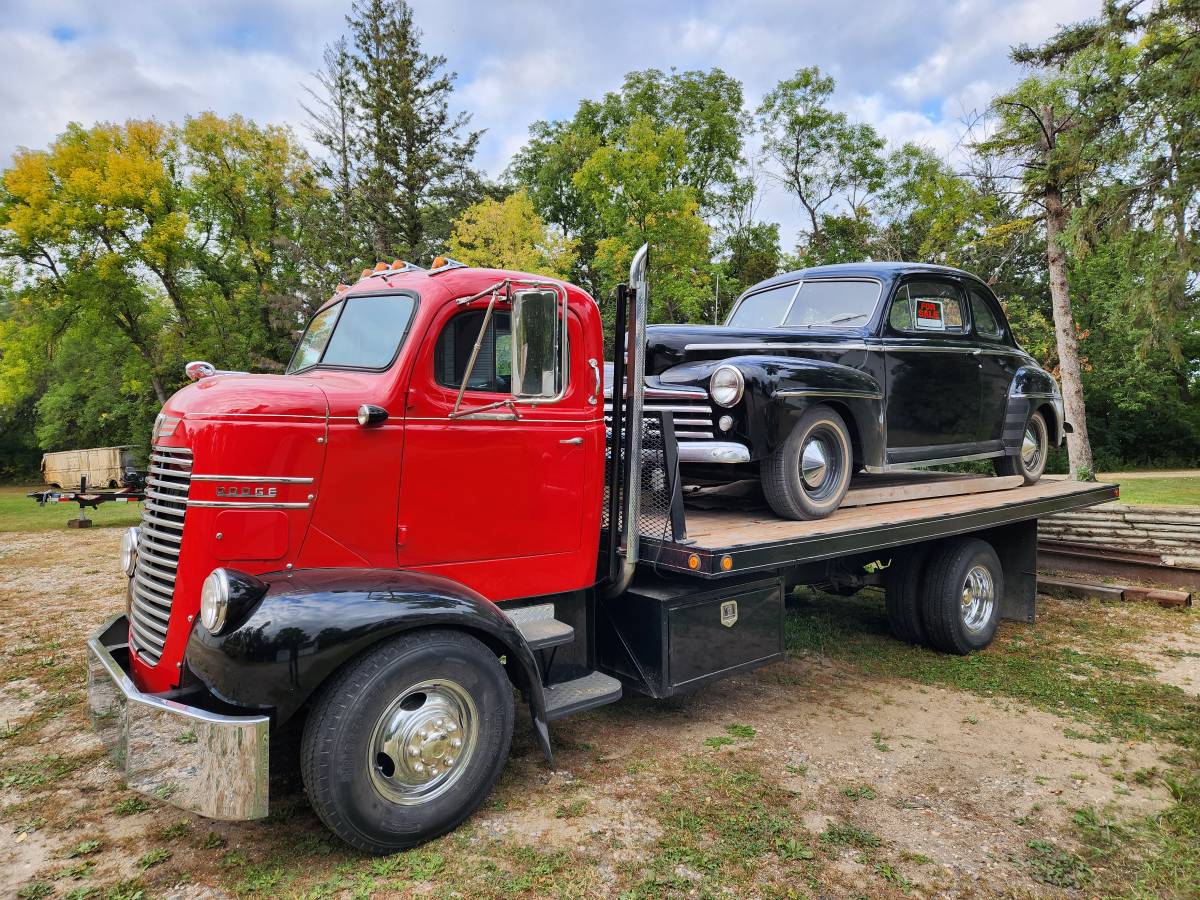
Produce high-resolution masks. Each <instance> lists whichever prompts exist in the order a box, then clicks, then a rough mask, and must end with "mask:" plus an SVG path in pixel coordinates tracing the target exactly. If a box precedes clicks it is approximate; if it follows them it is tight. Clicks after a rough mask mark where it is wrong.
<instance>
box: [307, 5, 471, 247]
mask: <svg viewBox="0 0 1200 900" xmlns="http://www.w3.org/2000/svg"><path fill="white" fill-rule="evenodd" d="M347 22H348V23H349V26H350V47H349V50H348V59H345V60H344V59H342V58H341V57H340V54H339V51H338V50H337V46H336V45H334V48H333V53H334V57H335V59H334V62H335V71H336V72H337V73H338V75H337V78H338V81H337V87H338V89H341V87H342V85H343V81H345V87H346V89H347V91H348V92H349V93H348V98H352V103H353V108H354V109H355V110H356V111H357V114H358V122H357V124H356V128H355V135H354V140H353V146H354V147H355V152H356V153H357V154H358V164H357V166H356V168H357V171H358V178H359V181H360V185H361V187H360V189H361V195H362V202H363V215H364V217H365V219H366V227H367V233H368V238H369V241H370V246H371V249H372V250H373V251H374V253H375V255H376V257H377V258H379V259H384V258H387V257H390V256H393V255H398V256H402V257H406V258H409V259H424V258H427V257H429V256H431V255H432V254H433V252H434V251H435V250H436V249H437V248H438V247H439V246H440V245H441V244H442V243H443V242H444V241H445V240H446V238H447V237H448V234H447V233H444V232H442V233H439V232H440V231H441V229H439V228H436V226H437V225H441V226H443V227H447V226H448V225H449V219H450V217H448V216H446V215H444V210H443V209H439V207H445V206H447V205H450V206H454V207H456V208H461V205H466V203H464V200H465V199H468V198H465V197H464V196H463V195H464V191H463V187H464V186H470V185H471V184H472V183H473V179H472V173H471V172H470V171H469V170H470V166H471V162H472V160H473V159H474V157H475V151H476V147H477V146H478V144H479V137H480V134H481V132H478V131H468V130H467V126H468V125H469V123H470V118H471V117H470V116H469V115H468V114H467V113H458V114H452V113H451V112H450V97H451V95H452V94H453V91H454V80H455V77H456V76H455V74H454V73H453V72H447V71H445V67H446V59H445V57H442V56H430V55H429V54H427V53H425V52H423V51H422V50H421V31H420V29H419V28H417V26H416V24H415V23H414V21H413V12H412V7H410V6H409V5H408V3H406V2H405V0H355V3H354V5H353V7H352V8H351V13H350V15H349V16H348V17H347ZM347 65H348V69H349V71H351V72H353V78H352V79H348V80H345V79H344V76H345V75H346V68H347ZM329 102H330V103H332V104H337V103H338V102H340V101H338V100H335V99H334V98H333V96H332V95H330V98H329ZM347 102H348V101H347ZM335 124H336V123H335ZM338 142H340V138H335V143H338ZM470 199H472V200H473V199H477V198H470ZM460 204H461V205H460ZM431 226H434V230H433V231H431Z"/></svg>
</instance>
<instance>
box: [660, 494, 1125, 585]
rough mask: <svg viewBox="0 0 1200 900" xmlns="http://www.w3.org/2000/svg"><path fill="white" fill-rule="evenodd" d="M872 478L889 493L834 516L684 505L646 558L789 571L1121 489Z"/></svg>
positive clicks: (678, 564) (1089, 501)
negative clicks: (904, 488)
mask: <svg viewBox="0 0 1200 900" xmlns="http://www.w3.org/2000/svg"><path fill="white" fill-rule="evenodd" d="M930 475H931V476H933V477H931V478H926V479H921V478H920V476H919V475H918V476H913V477H912V480H911V481H910V482H907V483H908V484H911V485H912V486H913V488H914V489H915V492H917V493H919V492H920V491H921V490H925V488H922V487H921V486H922V485H926V484H937V483H941V484H945V482H946V481H947V479H946V477H945V475H944V474H941V475H939V474H936V473H930ZM871 477H872V476H867V477H866V478H860V479H856V481H855V483H854V486H853V488H852V490H864V491H865V490H877V491H882V493H881V494H880V496H879V502H870V503H867V504H865V505H859V506H851V507H843V508H841V509H839V510H838V511H837V512H835V513H834V514H833V515H832V516H830V517H829V518H826V519H818V520H815V521H808V522H793V521H789V520H786V519H780V518H778V517H776V516H775V515H774V514H773V513H772V512H771V511H770V510H769V509H765V508H761V507H756V506H751V505H749V504H748V503H747V501H746V499H745V498H744V497H743V498H740V499H734V500H732V501H731V508H714V507H716V505H717V503H716V501H714V500H712V499H708V498H706V500H705V502H704V506H705V507H707V508H702V509H698V508H695V507H688V506H687V505H686V504H685V509H686V521H687V539H686V540H684V541H671V540H659V539H655V538H651V537H645V536H643V537H642V539H641V544H642V551H641V556H642V560H643V562H644V563H645V565H647V566H653V567H654V568H655V569H657V570H665V571H672V572H681V573H686V574H690V575H698V576H701V577H721V576H723V575H738V574H743V573H745V572H748V571H755V570H771V569H782V568H787V567H789V566H795V565H802V564H804V563H808V562H816V561H819V560H824V559H831V558H834V557H837V556H845V555H848V554H852V553H862V552H868V551H873V550H881V549H885V548H888V547H895V546H899V545H902V544H909V543H916V542H919V541H926V540H933V539H935V538H940V537H949V536H952V535H956V534H965V533H968V532H972V531H978V530H982V529H986V528H994V527H998V526H1002V525H1009V524H1012V523H1015V522H1023V521H1029V520H1031V519H1037V518H1039V517H1041V516H1045V515H1050V514H1053V513H1057V512H1063V511H1065V510H1069V509H1077V508H1079V507H1083V506H1091V505H1093V504H1096V503H1104V502H1106V501H1108V500H1113V499H1115V498H1116V497H1117V492H1118V488H1117V486H1116V485H1112V484H1100V483H1097V482H1078V481H1068V480H1067V479H1066V477H1065V476H1052V475H1049V476H1045V477H1043V478H1042V480H1041V481H1039V482H1038V483H1037V484H1034V485H1029V486H1025V485H1021V486H1019V487H1007V489H1005V487H1004V486H1002V485H1000V484H995V485H994V486H995V487H999V488H1000V489H998V490H984V488H985V487H991V486H993V485H991V484H986V483H987V482H993V483H995V482H1001V481H1002V480H1001V479H998V478H996V479H992V478H987V477H986V476H984V477H980V478H978V479H976V478H969V477H968V478H966V479H962V481H963V484H964V486H965V488H964V490H963V491H958V492H956V493H954V494H952V495H950V496H939V497H929V496H925V497H918V498H917V499H898V498H897V496H896V494H895V491H894V490H891V492H890V493H889V491H888V490H887V489H894V488H895V487H896V484H897V481H896V479H894V478H893V476H875V477H876V478H878V479H879V484H878V485H877V486H869V485H870V478H871ZM906 480H907V479H906ZM902 484H903V482H902ZM910 493H912V492H910ZM693 556H695V557H697V558H698V559H699V564H698V565H696V564H695V561H694V560H691V557H693ZM725 556H729V557H731V558H732V562H733V565H732V568H730V569H728V570H726V569H723V568H722V566H721V559H722V558H723V557H725ZM689 562H691V563H692V564H689Z"/></svg>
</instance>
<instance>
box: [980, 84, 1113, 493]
mask: <svg viewBox="0 0 1200 900" xmlns="http://www.w3.org/2000/svg"><path fill="white" fill-rule="evenodd" d="M1081 103H1082V97H1081V88H1080V86H1079V84H1078V83H1077V82H1073V81H1072V80H1071V79H1070V78H1068V77H1066V76H1054V77H1050V76H1046V77H1033V78H1028V79H1026V80H1025V81H1023V82H1021V84H1019V85H1018V86H1017V87H1016V89H1014V90H1013V91H1011V92H1009V93H1008V94H1005V95H1003V96H1001V97H999V98H998V99H997V100H996V104H995V106H996V111H997V117H998V122H997V128H996V131H995V133H994V134H993V135H992V136H991V137H990V138H988V139H987V140H986V141H984V142H982V143H981V144H980V145H979V147H980V149H981V150H982V151H983V152H985V153H990V154H997V155H1007V156H1010V157H1012V158H1013V159H1015V160H1016V162H1017V163H1018V165H1019V166H1020V168H1021V176H1020V184H1021V189H1022V195H1023V197H1024V199H1025V200H1026V201H1027V202H1029V203H1031V204H1033V205H1034V206H1035V207H1036V208H1038V209H1039V210H1040V211H1041V212H1040V218H1041V220H1042V224H1043V227H1044V228H1045V237H1046V270H1047V274H1048V280H1049V282H1050V298H1051V301H1052V304H1053V310H1054V333H1055V339H1056V344H1057V349H1058V371H1059V378H1060V380H1061V382H1062V391H1063V404H1064V406H1065V413H1066V417H1067V421H1069V422H1070V423H1071V425H1072V427H1073V430H1072V432H1071V433H1070V434H1068V435H1067V454H1068V456H1069V457H1070V463H1071V475H1072V477H1076V478H1078V477H1083V478H1089V477H1091V476H1092V473H1094V471H1095V466H1094V463H1093V461H1092V448H1091V443H1090V441H1089V440H1088V429H1087V415H1086V410H1085V406H1084V397H1083V380H1082V375H1081V371H1080V364H1079V338H1078V326H1077V324H1076V321H1075V316H1074V315H1073V313H1072V310H1071V294H1070V286H1069V282H1068V277H1067V274H1068V273H1067V252H1066V246H1065V236H1064V232H1065V231H1066V228H1067V225H1068V223H1069V219H1070V215H1071V208H1072V205H1073V204H1075V203H1076V202H1077V198H1078V196H1079V193H1080V190H1081V180H1082V179H1084V178H1086V177H1087V176H1088V175H1090V174H1091V172H1092V167H1091V162H1090V160H1089V159H1088V157H1087V147H1086V144H1085V143H1084V142H1081V141H1079V140H1077V136H1076V135H1075V134H1073V133H1072V130H1073V128H1074V127H1075V126H1076V125H1077V123H1078V120H1079V118H1080V116H1081V114H1082V111H1081Z"/></svg>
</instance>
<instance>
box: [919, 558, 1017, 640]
mask: <svg viewBox="0 0 1200 900" xmlns="http://www.w3.org/2000/svg"><path fill="white" fill-rule="evenodd" d="M977 573H979V574H977ZM969 578H970V579H972V580H971V581H968V579H969ZM922 584H923V587H922V588H921V593H922V595H923V596H922V604H921V612H922V621H923V623H924V626H925V639H926V640H927V641H928V643H929V645H930V646H931V647H933V648H934V649H935V650H941V651H942V652H944V653H955V654H957V655H959V656H965V655H967V654H968V653H972V652H974V651H976V650H982V649H983V648H984V647H986V646H987V645H988V644H990V643H991V642H992V639H993V638H994V637H995V636H996V626H997V625H998V624H999V622H1000V601H1001V599H1002V598H1003V597H1004V570H1003V569H1002V568H1001V567H1000V558H999V557H998V556H996V551H995V550H993V549H992V546H991V544H989V543H987V542H986V541H981V540H979V538H960V539H958V540H953V541H948V542H947V543H945V544H943V545H941V546H940V547H938V548H937V549H936V550H934V551H933V553H932V554H931V555H930V557H929V561H928V563H927V564H926V567H925V575H924V578H923V579H922ZM968 590H970V591H971V597H972V601H973V602H971V603H970V604H968V603H967V602H966V597H967V596H968ZM976 598H978V600H977V602H976Z"/></svg>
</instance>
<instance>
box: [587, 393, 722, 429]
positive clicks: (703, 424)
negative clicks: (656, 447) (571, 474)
mask: <svg viewBox="0 0 1200 900" xmlns="http://www.w3.org/2000/svg"><path fill="white" fill-rule="evenodd" d="M643 409H644V411H645V413H646V415H651V414H654V413H663V412H669V413H671V416H672V418H673V419H674V424H675V437H676V439H678V440H681V441H711V440H714V438H715V431H716V429H715V427H714V423H713V419H714V418H715V415H714V410H713V407H712V404H711V402H710V401H709V399H708V395H707V394H706V393H704V392H702V391H697V392H696V393H692V392H690V391H689V392H686V393H685V392H683V391H664V390H655V389H653V388H647V389H646V399H645V404H644V406H643ZM604 422H605V424H606V425H607V426H609V427H610V428H611V427H612V400H611V399H610V398H608V397H605V398H604Z"/></svg>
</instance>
